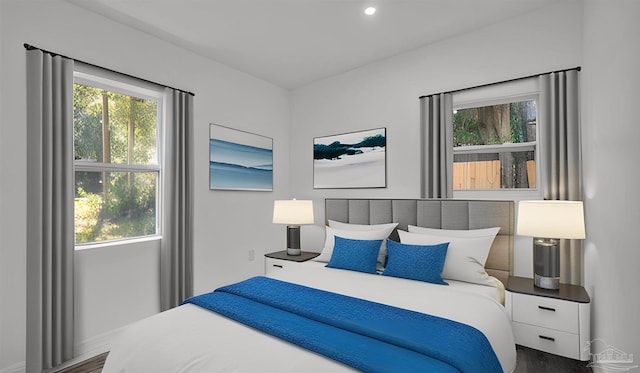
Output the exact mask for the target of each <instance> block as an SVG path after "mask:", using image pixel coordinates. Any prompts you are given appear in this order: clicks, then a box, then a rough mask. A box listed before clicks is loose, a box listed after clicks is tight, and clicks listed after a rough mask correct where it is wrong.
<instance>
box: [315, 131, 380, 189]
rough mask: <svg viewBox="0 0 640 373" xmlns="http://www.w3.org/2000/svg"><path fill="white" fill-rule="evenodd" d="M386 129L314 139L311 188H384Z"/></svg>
mask: <svg viewBox="0 0 640 373" xmlns="http://www.w3.org/2000/svg"><path fill="white" fill-rule="evenodd" d="M386 132H387V129H386V128H377V129H372V130H367V131H360V132H351V133H345V134H340V135H332V136H325V137H316V138H314V139H313V187H314V188H317V189H323V188H385V187H386V186H387V155H386V148H387V133H386Z"/></svg>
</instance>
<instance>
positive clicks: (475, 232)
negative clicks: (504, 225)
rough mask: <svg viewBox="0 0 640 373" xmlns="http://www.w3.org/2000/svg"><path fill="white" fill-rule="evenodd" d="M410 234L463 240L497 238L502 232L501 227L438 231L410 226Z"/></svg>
mask: <svg viewBox="0 0 640 373" xmlns="http://www.w3.org/2000/svg"><path fill="white" fill-rule="evenodd" d="M409 232H411V233H421V234H430V235H432V236H445V237H461V238H463V237H464V238H477V237H487V236H494V237H495V236H496V234H498V232H500V227H493V228H482V229H437V228H425V227H417V226H415V225H409Z"/></svg>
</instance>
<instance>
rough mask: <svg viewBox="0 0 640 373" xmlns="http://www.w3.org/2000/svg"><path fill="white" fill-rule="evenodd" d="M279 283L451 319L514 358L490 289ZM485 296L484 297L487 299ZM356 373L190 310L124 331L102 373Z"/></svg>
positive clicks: (319, 280) (311, 271) (305, 271)
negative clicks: (480, 333)
mask: <svg viewBox="0 0 640 373" xmlns="http://www.w3.org/2000/svg"><path fill="white" fill-rule="evenodd" d="M272 277H273V278H277V279H279V280H284V281H290V282H295V283H299V284H302V285H306V286H311V287H315V288H318V289H322V290H327V291H333V292H336V293H341V294H345V295H350V296H355V297H358V298H363V299H367V300H370V301H374V302H380V303H386V304H390V305H393V306H396V307H401V308H406V309H410V310H414V311H418V312H423V313H428V314H431V315H435V316H440V317H446V318H449V319H452V320H456V321H459V322H462V323H465V324H468V325H471V326H473V327H475V328H476V329H479V330H480V331H482V332H483V333H484V334H485V336H486V337H487V339H488V340H489V342H490V343H491V345H492V347H493V349H494V351H495V352H496V355H497V356H498V359H499V360H500V363H501V365H502V368H503V370H504V371H505V372H511V371H513V370H514V368H515V365H516V351H515V344H514V340H513V334H512V331H511V324H510V322H509V320H508V318H507V315H506V313H505V310H504V308H503V307H502V305H500V304H499V303H498V302H497V301H496V300H495V299H492V298H491V297H489V296H487V295H486V292H487V291H486V290H487V289H486V288H487V287H486V286H481V285H478V286H480V288H478V291H474V289H473V286H472V287H469V286H442V285H433V284H428V283H423V282H418V281H412V280H404V279H399V278H392V277H385V276H379V275H370V274H364V273H359V272H352V271H345V270H340V269H331V268H326V267H324V263H318V262H312V261H310V262H305V263H302V265H299V266H298V265H296V266H295V269H291V270H290V269H289V268H288V269H287V270H286V271H282V272H280V273H277V274H274V275H272ZM483 293H484V294H483ZM350 369H351V368H349V367H347V366H345V365H342V364H341V363H338V362H335V361H333V360H330V359H327V358H325V357H323V356H321V355H318V354H315V353H313V352H309V351H307V350H304V349H302V348H299V347H297V346H295V345H293V344H290V343H288V342H285V341H282V340H280V339H277V338H275V337H271V336H270V335H267V334H264V333H262V332H259V331H256V330H254V329H251V328H249V327H247V326H244V325H242V324H239V323H237V322H234V321H231V320H229V319H227V318H225V317H223V316H219V315H218V314H216V313H213V312H211V311H208V310H206V309H203V308H200V307H198V306H195V305H191V304H187V305H184V306H180V307H177V308H174V309H172V310H169V311H165V312H162V313H160V314H157V315H154V316H152V317H149V318H147V319H144V320H142V321H139V322H137V323H134V324H132V325H131V326H129V327H127V328H125V329H124V330H123V331H122V332H121V333H120V335H119V336H118V337H117V338H116V340H115V341H114V342H113V343H112V345H111V348H110V353H109V356H108V358H107V361H106V364H105V366H104V369H103V372H104V373H109V372H171V373H174V372H302V371H304V372H329V371H331V372H334V371H346V370H350Z"/></svg>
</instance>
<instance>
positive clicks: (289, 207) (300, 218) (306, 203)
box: [273, 199, 313, 225]
mask: <svg viewBox="0 0 640 373" xmlns="http://www.w3.org/2000/svg"><path fill="white" fill-rule="evenodd" d="M273 224H288V225H302V224H313V201H311V200H298V199H291V200H275V201H273Z"/></svg>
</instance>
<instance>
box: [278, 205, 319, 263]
mask: <svg viewBox="0 0 640 373" xmlns="http://www.w3.org/2000/svg"><path fill="white" fill-rule="evenodd" d="M273 224H286V225H287V254H288V255H300V254H301V253H302V250H300V226H301V225H303V224H313V201H311V200H297V199H292V200H275V201H273Z"/></svg>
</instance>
